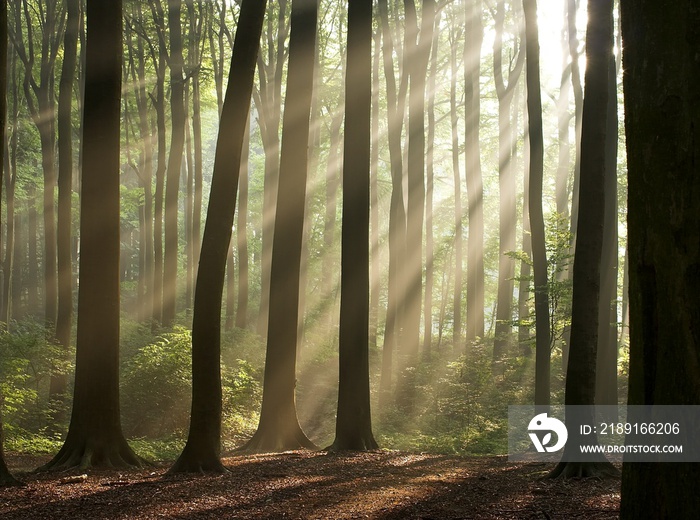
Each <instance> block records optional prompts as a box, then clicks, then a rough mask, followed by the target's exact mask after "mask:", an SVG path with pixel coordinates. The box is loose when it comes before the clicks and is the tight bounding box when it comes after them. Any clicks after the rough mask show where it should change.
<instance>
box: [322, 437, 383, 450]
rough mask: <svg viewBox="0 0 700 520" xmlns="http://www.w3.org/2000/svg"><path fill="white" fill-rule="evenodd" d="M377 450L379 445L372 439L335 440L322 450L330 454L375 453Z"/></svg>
mask: <svg viewBox="0 0 700 520" xmlns="http://www.w3.org/2000/svg"><path fill="white" fill-rule="evenodd" d="M377 450H379V445H378V444H377V441H375V440H374V438H373V437H371V436H370V437H369V438H366V437H360V438H357V439H352V440H348V439H338V437H336V439H335V440H334V441H333V444H331V445H330V446H328V447H327V448H325V449H324V451H327V452H330V453H339V452H343V451H377Z"/></svg>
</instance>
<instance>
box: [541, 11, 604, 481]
mask: <svg viewBox="0 0 700 520" xmlns="http://www.w3.org/2000/svg"><path fill="white" fill-rule="evenodd" d="M612 13H613V2H612V0H590V1H589V2H588V28H587V30H586V62H587V65H586V74H585V78H584V89H585V90H584V98H583V122H582V126H581V179H580V192H579V196H580V197H581V201H582V202H584V203H581V204H579V220H578V229H577V233H576V235H577V239H576V240H577V247H576V254H575V256H574V269H573V275H574V278H573V281H574V285H573V296H572V313H571V340H570V341H571V344H570V348H569V359H568V363H567V368H566V394H565V398H564V403H565V404H566V405H567V406H568V405H576V406H585V407H588V408H585V410H586V411H585V412H584V413H585V414H586V417H585V419H584V420H586V419H588V420H589V421H590V422H588V423H587V424H591V423H592V422H593V418H594V417H593V405H594V404H595V397H596V361H597V354H598V309H599V304H600V303H601V302H600V280H601V278H600V266H601V257H602V250H603V225H604V222H605V176H606V172H605V169H606V167H608V166H609V165H608V164H606V160H607V156H606V155H607V146H606V143H607V140H606V132H607V126H608V103H609V99H608V98H609V83H608V72H609V69H610V67H609V64H610V58H611V56H612V47H613V34H612V31H613V17H612ZM603 304H604V305H605V306H606V308H609V307H608V305H609V304H608V303H605V302H603ZM577 419H579V417H577ZM584 424H585V423H584ZM567 429H568V430H569V432H570V437H571V438H570V440H569V442H568V444H567V446H566V447H565V448H564V458H566V456H567V449H578V446H579V445H580V444H583V443H584V440H583V439H582V438H581V436H580V434H579V431H580V428H579V425H578V424H576V422H574V423H573V424H572V423H571V421H567ZM616 473H617V470H616V469H615V467H614V466H613V465H612V464H610V463H609V462H608V461H607V460H606V459H605V457H604V456H603V455H601V456H600V460H598V461H595V462H565V461H562V462H560V463H559V464H558V465H557V467H556V468H555V469H554V470H553V471H552V473H551V474H550V476H551V477H563V478H570V477H589V476H595V477H600V476H604V475H615V474H616Z"/></svg>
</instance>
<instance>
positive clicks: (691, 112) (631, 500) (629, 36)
mask: <svg viewBox="0 0 700 520" xmlns="http://www.w3.org/2000/svg"><path fill="white" fill-rule="evenodd" d="M620 7H621V11H622V13H621V21H622V37H623V41H624V52H623V65H624V66H623V70H624V77H623V82H624V91H625V129H626V135H627V164H628V169H629V192H628V193H629V199H628V201H629V207H628V229H629V235H628V236H629V242H628V243H629V262H630V264H629V265H630V267H629V276H630V282H629V283H630V286H629V295H630V296H629V297H630V387H629V404H631V405H698V404H700V397H699V396H700V377H699V376H698V370H697V366H698V352H699V351H700V312H698V309H700V292H699V291H698V286H699V280H700V250H699V249H698V240H697V237H698V236H699V235H700V220H699V219H698V214H700V205H699V204H698V201H699V200H700V199H699V198H698V194H699V193H700V171H699V170H700V169H699V165H700V163H699V162H698V157H700V140H699V139H698V137H697V129H698V128H699V127H700V103H698V95H697V85H698V83H699V82H700V69H699V68H698V66H697V61H696V60H697V53H698V44H697V42H698V27H700V11H698V5H697V2H694V1H691V0H678V1H676V2H673V3H671V4H666V5H662V4H661V3H660V2H651V1H642V2H639V1H637V2H630V1H629V0H621V2H620ZM660 64H663V70H664V73H663V74H660V73H659V66H660ZM689 435H691V436H692V435H694V433H689ZM699 478H700V465H698V464H697V463H695V462H688V463H665V464H656V463H649V462H644V463H635V464H625V465H624V466H623V473H622V503H621V505H620V516H621V518H623V519H629V518H692V517H694V516H695V515H696V513H697V511H699V510H700V494H699V493H698V492H697V488H696V486H695V485H694V483H695V482H697V481H698V479H699Z"/></svg>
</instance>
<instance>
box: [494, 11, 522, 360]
mask: <svg viewBox="0 0 700 520" xmlns="http://www.w3.org/2000/svg"><path fill="white" fill-rule="evenodd" d="M505 15H506V13H505V0H500V1H499V2H498V4H497V6H496V13H495V16H494V18H495V22H496V32H495V37H494V42H493V71H494V78H495V81H496V93H497V95H498V179H499V182H498V185H499V199H500V205H499V225H498V227H499V234H498V237H499V248H498V259H499V261H498V301H497V303H496V332H495V338H494V343H493V372H494V374H502V373H503V366H502V363H501V362H502V360H503V356H504V355H505V350H506V347H507V345H508V339H509V336H510V333H511V331H512V328H513V325H512V323H513V312H512V308H513V279H514V277H515V259H513V258H511V257H510V256H508V254H507V253H508V252H510V251H514V250H515V224H516V219H517V217H516V209H517V205H516V203H515V200H516V196H515V192H516V182H515V168H514V165H513V160H512V159H513V148H514V145H513V143H517V139H514V138H513V131H512V130H511V117H510V111H511V105H512V103H513V94H514V93H515V88H516V85H517V83H518V80H519V79H520V72H521V71H522V68H523V62H524V61H525V52H524V51H523V45H522V39H521V45H520V46H519V48H518V55H517V58H516V59H515V63H512V60H511V63H508V78H507V80H506V79H504V78H503V26H504V21H505Z"/></svg>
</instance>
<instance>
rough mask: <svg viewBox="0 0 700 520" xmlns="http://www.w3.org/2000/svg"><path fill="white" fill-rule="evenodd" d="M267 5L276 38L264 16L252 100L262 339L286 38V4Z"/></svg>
mask: <svg viewBox="0 0 700 520" xmlns="http://www.w3.org/2000/svg"><path fill="white" fill-rule="evenodd" d="M269 3H270V6H271V7H272V6H273V5H276V6H277V38H275V36H274V29H273V26H274V23H273V17H272V16H268V17H267V28H266V31H267V47H268V56H267V57H268V63H267V65H266V64H265V63H264V61H263V59H262V55H261V56H259V57H258V75H259V79H260V93H259V95H258V96H257V97H256V107H257V109H258V112H259V114H260V119H259V121H258V123H259V125H260V131H261V135H262V139H263V149H264V152H265V181H264V188H263V217H262V219H263V229H262V255H261V256H262V266H261V284H260V285H261V288H260V310H259V313H258V323H257V330H258V334H259V335H260V336H263V337H264V336H265V335H266V334H267V329H268V319H269V306H270V303H269V302H270V269H271V262H272V242H273V235H274V225H275V211H276V208H275V202H276V200H277V189H278V182H279V180H278V177H279V169H280V138H279V126H280V114H281V106H282V72H283V66H284V56H285V45H284V43H285V40H286V38H287V34H288V22H287V4H288V2H287V0H279V1H277V2H273V1H272V0H270V2H269ZM271 11H272V9H271Z"/></svg>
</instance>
